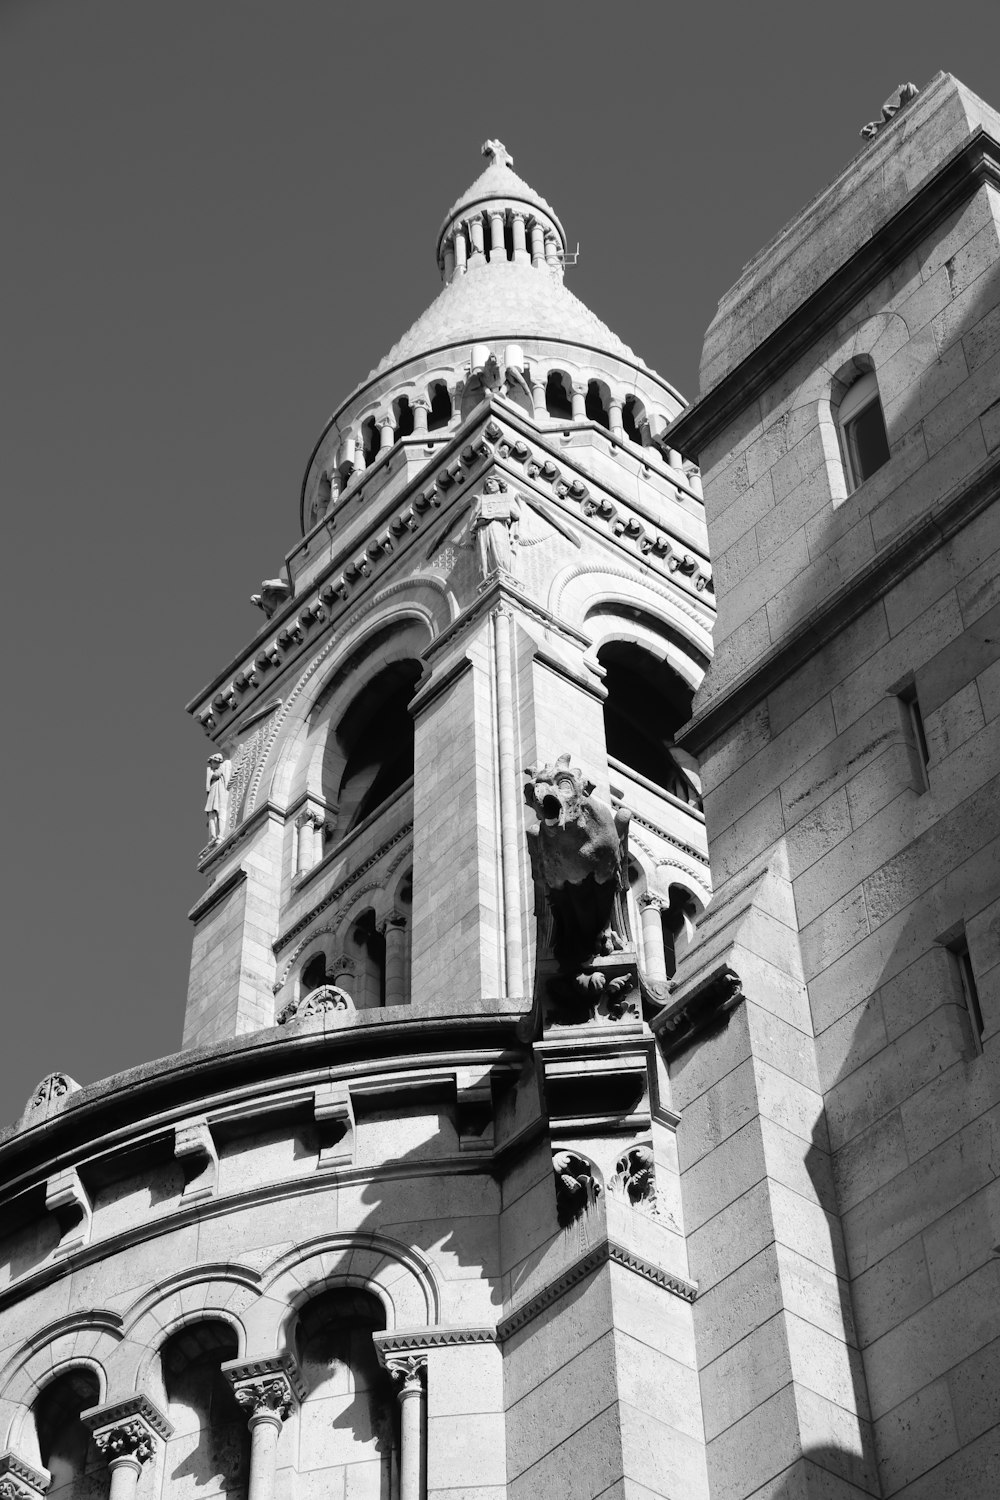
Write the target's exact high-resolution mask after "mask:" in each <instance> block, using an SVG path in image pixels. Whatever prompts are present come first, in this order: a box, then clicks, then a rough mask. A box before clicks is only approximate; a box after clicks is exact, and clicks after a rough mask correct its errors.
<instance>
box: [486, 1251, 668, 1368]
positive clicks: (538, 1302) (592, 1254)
mask: <svg viewBox="0 0 1000 1500" xmlns="http://www.w3.org/2000/svg"><path fill="white" fill-rule="evenodd" d="M609 1262H614V1264H616V1265H619V1266H624V1267H625V1269H626V1270H629V1271H632V1272H634V1273H635V1275H636V1276H641V1277H642V1278H643V1280H644V1281H651V1282H653V1284H654V1285H655V1286H658V1287H662V1289H663V1290H664V1291H665V1292H670V1293H671V1295H672V1296H674V1297H679V1298H680V1299H681V1300H682V1301H684V1302H693V1301H694V1299H695V1297H696V1296H697V1295H698V1288H697V1286H696V1285H695V1283H694V1282H692V1281H687V1280H685V1278H684V1277H683V1276H676V1275H674V1274H673V1273H672V1272H670V1271H665V1270H664V1269H663V1268H662V1266H656V1265H654V1264H653V1262H652V1261H648V1260H645V1259H644V1258H643V1257H642V1256H641V1255H637V1254H636V1253H635V1252H634V1251H632V1250H629V1249H628V1247H627V1246H625V1245H622V1244H620V1243H619V1242H618V1241H617V1240H614V1239H612V1238H611V1237H610V1236H608V1237H607V1238H605V1239H603V1240H601V1241H600V1242H599V1243H598V1244H596V1245H594V1246H593V1248H592V1249H590V1250H588V1251H587V1253H586V1255H582V1256H581V1257H580V1259H579V1260H577V1261H574V1262H573V1264H572V1265H571V1266H568V1267H567V1268H566V1270H565V1271H563V1272H561V1273H560V1275H558V1276H556V1277H554V1278H553V1280H552V1281H550V1282H549V1283H548V1284H547V1285H546V1286H544V1287H543V1288H542V1290H541V1291H540V1292H536V1293H535V1295H534V1296H533V1297H529V1298H528V1299H527V1300H526V1301H525V1302H522V1303H521V1305H520V1306H519V1307H516V1308H515V1309H514V1310H513V1311H512V1312H511V1313H509V1314H508V1315H507V1317H505V1318H502V1319H501V1320H500V1322H499V1323H498V1324H497V1339H498V1340H499V1341H500V1343H505V1342H506V1340H507V1339H509V1338H511V1337H513V1335H514V1334H515V1333H519V1332H520V1331H521V1329H522V1328H524V1327H525V1326H526V1325H527V1324H528V1323H531V1322H533V1321H534V1319H535V1318H537V1317H538V1316H539V1315H540V1314H541V1313H543V1312H545V1311H546V1309H547V1308H549V1307H551V1306H552V1304H553V1303H554V1302H558V1301H559V1299H560V1298H561V1297H564V1296H565V1295H566V1293H567V1292H568V1291H570V1290H571V1289H572V1288H573V1287H574V1286H576V1285H577V1283H578V1282H581V1281H583V1280H584V1278H585V1277H587V1276H591V1275H593V1273H594V1272H595V1271H598V1270H600V1268H601V1266H605V1265H607V1264H608V1263H609Z"/></svg>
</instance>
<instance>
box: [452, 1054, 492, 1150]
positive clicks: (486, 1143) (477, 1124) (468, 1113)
mask: <svg viewBox="0 0 1000 1500" xmlns="http://www.w3.org/2000/svg"><path fill="white" fill-rule="evenodd" d="M490 1080H491V1072H490V1069H489V1068H459V1069H458V1071H457V1072H456V1074H455V1099H456V1108H455V1118H456V1124H457V1126H458V1149H459V1150H460V1151H485V1152H490V1151H492V1150H493V1144H494V1128H493V1087H492V1084H491V1081H490Z"/></svg>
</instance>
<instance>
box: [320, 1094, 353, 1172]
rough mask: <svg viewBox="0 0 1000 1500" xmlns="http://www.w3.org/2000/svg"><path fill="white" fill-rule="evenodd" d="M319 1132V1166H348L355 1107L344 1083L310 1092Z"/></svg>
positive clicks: (351, 1146) (349, 1164)
mask: <svg viewBox="0 0 1000 1500" xmlns="http://www.w3.org/2000/svg"><path fill="white" fill-rule="evenodd" d="M313 1113H314V1115H315V1119H316V1129H317V1132H318V1134H319V1160H318V1161H317V1163H316V1165H317V1166H319V1167H349V1166H352V1165H353V1162H354V1106H353V1104H352V1103H351V1091H350V1088H349V1087H348V1085H347V1084H346V1083H327V1084H324V1085H323V1086H322V1088H318V1089H317V1090H316V1092H315V1094H314V1095H313Z"/></svg>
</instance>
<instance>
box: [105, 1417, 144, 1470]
mask: <svg viewBox="0 0 1000 1500" xmlns="http://www.w3.org/2000/svg"><path fill="white" fill-rule="evenodd" d="M94 1442H95V1444H96V1445H97V1448H98V1451H99V1452H100V1455H101V1457H102V1458H103V1459H104V1461H105V1463H108V1464H113V1463H114V1462H115V1461H116V1460H117V1459H132V1460H133V1461H134V1462H135V1463H138V1464H144V1463H145V1462H146V1461H147V1459H150V1458H152V1456H153V1434H152V1432H151V1431H150V1429H149V1428H148V1427H147V1426H146V1424H145V1422H143V1421H142V1420H141V1419H140V1418H139V1417H132V1418H130V1419H129V1421H127V1422H121V1423H119V1425H118V1426H117V1427H105V1428H103V1429H102V1431H100V1432H95V1433H94Z"/></svg>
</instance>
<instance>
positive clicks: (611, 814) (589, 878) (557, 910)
mask: <svg viewBox="0 0 1000 1500" xmlns="http://www.w3.org/2000/svg"><path fill="white" fill-rule="evenodd" d="M569 762H570V758H569V756H568V755H560V756H559V759H558V760H557V761H556V763H555V765H550V766H527V767H526V768H525V775H526V776H528V777H529V778H530V779H529V780H528V781H527V782H526V783H525V787H524V800H525V802H526V803H527V804H528V806H529V807H530V808H532V810H533V811H534V812H535V813H537V815H538V823H537V825H536V826H535V827H534V828H529V829H528V849H529V852H530V855H531V873H532V876H533V877H534V881H535V890H536V896H537V897H539V898H540V899H539V900H536V906H535V913H536V916H538V915H541V911H542V910H544V904H547V906H548V909H549V911H550V912H551V913H552V920H553V941H552V951H553V953H554V955H555V958H556V960H557V962H558V964H559V967H560V969H563V970H565V971H575V970H578V969H580V968H581V967H582V966H584V965H586V964H587V963H589V962H591V961H592V960H593V959H595V958H600V957H604V956H606V955H607V954H610V953H616V952H618V951H620V949H621V948H622V947H623V946H624V944H623V942H622V938H621V936H620V935H619V934H618V933H617V932H615V931H614V930H613V917H614V912H615V899H616V897H617V896H618V895H619V893H620V892H621V891H622V890H624V889H626V881H627V875H626V869H627V865H628V825H629V814H628V813H627V812H626V811H625V810H624V809H623V808H619V809H618V811H617V812H616V811H615V810H614V809H613V808H611V807H609V806H608V804H607V803H606V802H602V801H601V800H600V798H598V797H595V796H593V795H592V793H593V790H594V786H593V782H590V781H585V780H584V777H583V772H582V771H580V770H579V769H578V767H576V766H571V765H570V763H569ZM543 903H544V904H543Z"/></svg>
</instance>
